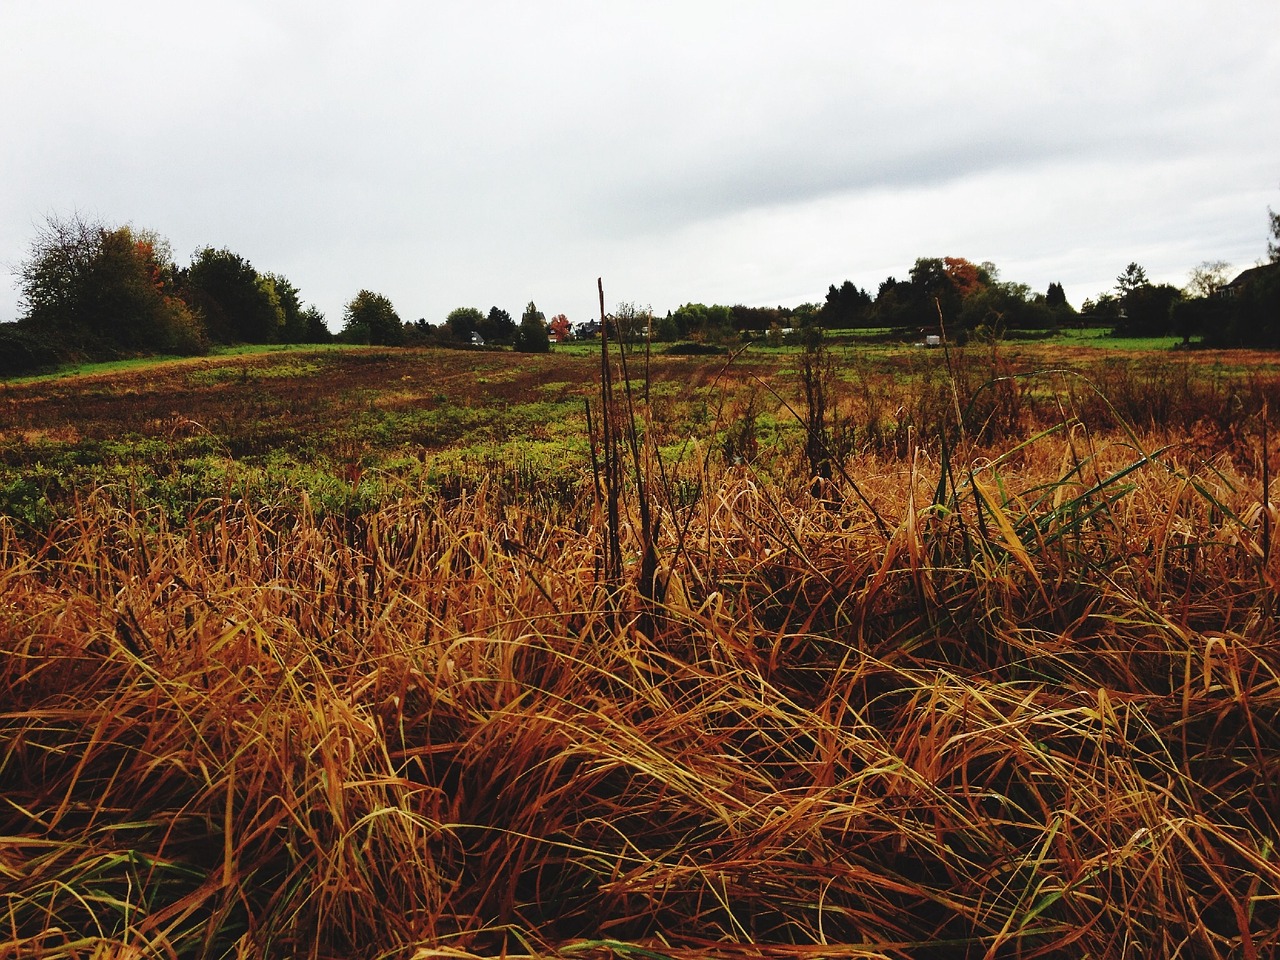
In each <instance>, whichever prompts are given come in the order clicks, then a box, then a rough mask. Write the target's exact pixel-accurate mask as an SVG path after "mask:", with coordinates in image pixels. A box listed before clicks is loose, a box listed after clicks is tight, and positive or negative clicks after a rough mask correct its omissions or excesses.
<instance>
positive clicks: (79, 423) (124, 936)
mask: <svg viewBox="0 0 1280 960" xmlns="http://www.w3.org/2000/svg"><path fill="white" fill-rule="evenodd" d="M628 363H629V369H628V370H626V371H624V370H622V369H621V367H620V365H619V363H618V358H617V357H613V358H612V361H611V363H610V365H609V367H608V374H609V377H610V382H609V383H605V384H603V385H602V384H601V377H602V368H601V363H600V358H599V356H598V355H596V356H592V355H591V354H589V353H582V354H572V353H568V352H562V353H557V354H553V355H551V356H549V357H533V358H531V357H519V356H516V355H513V354H503V353H462V352H455V353H450V352H443V351H425V352H413V351H402V352H394V351H377V350H364V351H361V350H355V351H333V352H317V353H303V352H280V353H272V354H264V355H260V356H254V357H242V358H222V359H215V360H201V361H184V362H181V363H173V364H168V365H162V366H156V367H149V368H145V369H141V370H136V371H127V372H119V373H113V374H102V375H93V376H85V377H78V378H73V379H63V380H48V381H39V382H31V383H17V384H9V385H5V386H2V387H0V427H2V428H3V436H2V437H0V468H2V471H3V472H0V496H2V497H3V498H5V499H4V500H3V501H0V503H2V504H3V507H2V509H0V696H2V697H3V699H2V700H0V957H31V958H101V960H105V958H125V957H129V958H133V957H138V958H141V957H184V958H185V957H244V958H258V957H313V958H338V957H359V958H406V960H408V958H420V960H427V958H437V957H458V958H463V957H493V956H531V957H548V958H550V957H555V958H591V960H595V958H605V957H624V958H645V960H662V958H682V960H683V958H692V957H731V958H773V957H798V958H823V957H832V958H834V957H849V958H873V957H876V958H917V957H930V958H933V957H937V958H945V957H978V958H981V957H1001V958H1003V957H1022V958H1037V957H1043V958H1079V957H1093V958H1151V957H1164V958H1171V957H1181V958H1250V960H1252V958H1265V957H1271V956H1276V955H1277V953H1280V851H1278V850H1277V846H1278V844H1280V828H1278V825H1277V820H1278V817H1280V639H1278V637H1277V601H1276V594H1277V587H1278V585H1280V559H1277V554H1278V553H1280V551H1277V550H1275V548H1274V545H1273V540H1274V537H1275V532H1274V528H1275V523H1276V519H1277V509H1276V506H1275V504H1274V501H1273V499H1272V498H1271V496H1270V494H1269V491H1268V487H1269V486H1270V484H1271V477H1272V476H1273V475H1274V473H1275V472H1276V469H1277V467H1278V466H1280V454H1278V452H1277V445H1276V442H1275V436H1276V430H1275V426H1276V425H1275V423H1274V413H1273V411H1275V410H1276V409H1278V408H1280V373H1278V372H1277V369H1276V366H1275V358H1274V357H1268V356H1263V355H1249V354H1224V355H1207V354H1196V355H1187V356H1174V355H1170V354H1161V355H1149V356H1137V355H1133V356H1131V355H1122V354H1114V353H1106V352H1100V351H1089V352H1080V353H1072V352H1071V351H1068V350H1064V349H1061V348H1054V347H1050V346H1046V347H1022V348H1001V349H1000V350H996V349H992V348H972V347H971V348H969V349H968V352H967V353H966V352H964V351H953V352H948V353H946V354H945V355H944V352H943V351H927V352H926V351H915V352H912V351H906V350H882V351H871V350H870V349H868V350H858V349H853V350H849V351H847V352H844V353H837V352H832V353H830V354H823V355H818V356H813V357H809V358H808V364H809V365H808V370H809V378H808V380H807V381H806V377H805V370H806V357H805V356H804V355H802V354H800V353H796V352H772V353H771V352H767V351H752V350H748V351H746V352H745V353H743V354H742V355H740V356H737V357H733V358H728V357H700V358H675V357H671V358H658V357H655V358H653V359H652V361H651V362H650V363H649V364H648V366H647V367H646V365H645V363H644V360H643V358H642V357H641V355H640V354H638V353H637V354H633V355H632V356H631V357H630V358H629V360H628ZM815 390H816V391H817V394H818V396H817V399H818V400H820V401H821V410H822V417H821V420H820V422H815V414H814V411H815V405H814V402H813V401H814V399H815V397H814V391H815ZM587 403H589V404H590V418H588V415H587V409H588V407H587V406H586V404H587ZM814 437H817V438H819V439H820V440H821V447H822V450H823V451H825V453H826V454H829V456H823V457H819V458H817V459H816V460H815V459H814V457H813V456H812V453H813V450H814V447H813V446H812V445H811V443H810V441H811V439H812V438H814ZM815 469H816V470H817V472H818V473H819V474H821V473H823V472H827V473H829V474H830V476H829V478H827V479H823V478H822V477H821V476H820V477H819V479H818V481H816V482H815V481H814V478H813V474H814V473H815Z"/></svg>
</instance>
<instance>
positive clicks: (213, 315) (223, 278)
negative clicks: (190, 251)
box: [185, 247, 285, 343]
mask: <svg viewBox="0 0 1280 960" xmlns="http://www.w3.org/2000/svg"><path fill="white" fill-rule="evenodd" d="M185 280H186V289H187V293H188V296H189V298H190V301H191V303H192V305H193V306H194V307H196V309H198V310H199V311H200V313H201V314H202V315H203V316H204V320H205V324H206V325H207V327H208V329H209V335H210V336H211V337H212V338H213V339H214V340H216V341H218V342H220V343H277V342H279V340H280V337H281V332H282V330H283V328H284V324H285V314H284V310H283V308H282V306H281V303H280V297H279V294H278V293H277V292H276V290H275V286H274V283H273V282H272V281H271V280H270V279H269V278H265V277H262V276H260V275H259V274H258V271H257V270H255V269H254V268H253V264H251V263H250V262H249V261H248V260H246V259H244V258H243V257H242V256H240V255H239V254H237V253H233V252H231V251H230V250H228V249H226V248H225V247H224V248H222V249H221V250H215V249H214V248H213V247H205V248H204V249H202V250H199V251H197V253H196V256H195V258H194V259H193V260H192V262H191V267H190V269H189V270H188V271H187V273H186V278H185Z"/></svg>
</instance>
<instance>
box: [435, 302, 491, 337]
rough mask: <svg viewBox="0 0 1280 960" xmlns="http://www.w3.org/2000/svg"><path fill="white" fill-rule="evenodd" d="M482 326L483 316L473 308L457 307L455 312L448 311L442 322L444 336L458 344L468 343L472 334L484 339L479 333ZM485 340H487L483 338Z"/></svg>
mask: <svg viewBox="0 0 1280 960" xmlns="http://www.w3.org/2000/svg"><path fill="white" fill-rule="evenodd" d="M482 326H484V314H483V313H481V312H480V311H479V310H477V309H476V308H475V307H458V308H457V309H456V310H450V311H449V315H448V316H447V317H445V320H444V331H445V335H446V336H447V337H448V338H449V339H450V340H456V341H458V342H459V343H470V342H471V335H472V334H473V333H479V334H480V335H481V336H482V337H484V334H483V333H481V331H480V328H481V327H482ZM485 339H486V340H487V339H488V338H487V337H485Z"/></svg>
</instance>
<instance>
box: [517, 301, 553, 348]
mask: <svg viewBox="0 0 1280 960" xmlns="http://www.w3.org/2000/svg"><path fill="white" fill-rule="evenodd" d="M515 348H516V349H517V350H518V351H520V352H521V353H547V352H548V351H549V350H550V349H551V336H550V334H548V333H547V318H546V317H545V316H544V315H543V313H542V311H541V310H539V309H538V307H537V305H536V304H535V303H534V302H533V301H532V300H530V301H529V305H528V306H526V307H525V308H524V313H523V314H521V315H520V326H519V328H518V329H517V330H516V338H515Z"/></svg>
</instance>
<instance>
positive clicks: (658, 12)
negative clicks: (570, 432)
mask: <svg viewBox="0 0 1280 960" xmlns="http://www.w3.org/2000/svg"><path fill="white" fill-rule="evenodd" d="M0 89H2V90H3V95H0V322H6V321H10V320H14V319H16V318H17V317H18V316H20V315H21V291H20V289H19V287H18V283H17V273H16V271H17V268H18V267H19V265H20V264H21V263H22V262H23V260H24V259H25V258H26V257H27V256H28V255H29V254H30V250H31V244H32V241H33V239H34V238H35V236H36V234H37V231H38V230H39V229H40V228H41V226H42V225H43V224H45V223H46V222H47V221H48V219H49V218H51V217H54V218H65V217H69V216H72V215H79V216H81V217H82V218H86V219H91V220H94V221H98V222H102V223H104V224H106V225H108V226H118V225H121V224H129V225H132V226H133V227H135V228H139V229H147V230H151V231H154V232H155V233H157V234H159V235H160V236H162V237H165V238H167V239H168V241H169V244H170V246H171V248H172V251H173V256H174V259H175V260H176V261H177V262H178V263H179V264H183V265H185V264H187V263H189V262H190V261H191V258H192V256H193V255H194V254H195V252H196V251H197V250H199V249H201V248H203V247H206V246H212V247H215V248H227V249H230V250H232V251H234V252H236V253H238V254H240V255H241V256H243V257H245V258H246V259H247V260H249V261H250V262H251V263H252V264H253V265H254V266H255V267H256V268H257V269H258V270H259V271H261V272H264V273H265V272H272V273H277V274H283V275H284V276H285V277H287V278H288V279H289V280H290V281H291V282H292V283H293V284H294V285H295V286H296V287H298V288H299V289H300V290H301V296H302V299H303V300H304V301H305V302H306V303H311V304H314V305H316V306H317V307H319V308H320V310H322V311H323V312H324V314H325V316H326V319H327V321H328V323H329V325H330V327H331V328H333V329H338V328H340V327H341V325H342V314H343V309H344V306H345V304H346V303H347V302H349V301H350V300H351V299H352V297H354V296H355V294H356V293H357V292H358V291H360V290H361V289H368V290H372V291H374V292H377V293H381V294H384V295H385V296H387V297H388V298H389V299H390V300H391V302H392V303H393V304H394V306H395V307H396V310H397V312H398V313H399V314H400V316H401V318H402V319H404V320H406V321H411V320H416V319H418V318H425V319H427V320H428V321H430V322H432V323H439V322H442V321H443V320H444V318H445V317H446V316H447V315H448V313H449V312H450V311H451V310H453V309H454V308H456V307H461V306H473V307H478V308H480V309H482V310H485V311H487V310H488V308H489V307H490V306H495V305H496V306H499V307H502V308H503V309H505V310H507V311H508V312H510V313H511V314H512V315H513V316H516V317H518V316H519V314H520V312H521V311H522V310H523V309H524V307H525V304H526V303H528V302H529V301H534V302H535V303H536V304H537V305H538V308H539V309H541V310H542V311H543V313H544V314H546V315H547V316H552V315H553V314H556V313H565V314H567V315H568V317H569V319H570V320H572V321H575V322H578V321H584V320H588V319H591V318H593V317H598V316H599V312H600V307H599V300H598V297H597V288H596V282H597V278H600V279H602V281H603V284H604V290H605V301H606V306H607V307H608V309H610V310H612V309H613V308H614V307H615V306H616V305H617V304H619V303H623V302H626V303H633V304H636V305H638V306H650V307H652V308H653V309H654V310H655V311H656V312H658V313H659V314H661V313H665V312H666V311H667V310H671V309H674V308H676V307H678V306H679V305H680V304H682V303H687V302H701V303H726V304H734V303H744V304H747V305H752V306H775V305H785V306H794V305H796V304H799V303H802V302H805V301H814V302H821V301H822V299H823V298H824V296H825V294H826V291H827V288H828V286H829V285H830V284H833V283H834V284H837V285H838V284H840V283H841V282H843V281H844V280H846V279H848V280H852V281H853V282H854V283H855V284H857V285H859V286H861V287H864V288H867V289H869V290H870V291H871V293H872V294H873V295H874V293H875V291H876V288H877V287H878V285H879V283H880V281H881V280H883V279H885V278H886V277H888V276H896V277H898V278H899V279H905V278H906V276H907V275H908V273H909V271H910V269H911V266H912V264H913V263H914V262H915V260H916V259H917V258H919V257H943V256H960V257H967V258H968V259H970V260H973V261H975V262H981V261H992V262H994V263H995V264H996V265H997V267H998V268H999V271H1000V278H1001V279H1002V280H1006V281H1016V282H1021V283H1026V284H1028V285H1029V286H1030V287H1031V288H1032V289H1033V290H1037V291H1044V290H1045V289H1046V288H1047V286H1048V284H1049V283H1051V282H1055V281H1056V282H1059V283H1061V284H1063V286H1064V288H1065V290H1066V293H1067V298H1068V300H1069V301H1070V302H1072V303H1073V304H1074V305H1076V306H1079V305H1080V303H1081V302H1082V301H1083V300H1084V299H1085V298H1089V297H1092V298H1096V297H1097V296H1098V294H1100V293H1102V292H1106V291H1107V290H1109V289H1110V288H1112V287H1114V284H1115V278H1116V276H1117V275H1118V274H1119V273H1121V272H1122V271H1123V270H1124V268H1125V267H1126V265H1127V264H1128V263H1130V262H1131V261H1133V262H1137V263H1138V264H1140V265H1141V266H1143V267H1144V268H1145V270H1146V272H1147V274H1148V276H1149V277H1150V279H1151V280H1153V281H1155V282H1168V283H1174V284H1177V285H1179V286H1181V285H1183V284H1185V283H1186V281H1187V277H1188V274H1189V273H1190V271H1191V270H1192V269H1193V268H1195V267H1196V266H1197V265H1198V264H1200V263H1202V262H1204V261H1210V260H1223V261H1227V262H1228V263H1230V264H1232V266H1233V267H1234V268H1237V269H1243V268H1245V267H1248V266H1251V265H1253V264H1254V263H1255V262H1257V261H1258V260H1259V259H1261V258H1264V257H1265V256H1266V250H1267V247H1266V243H1267V227H1268V218H1267V210H1268V208H1269V207H1270V208H1272V209H1280V3H1276V2H1275V0H1220V2H1215V3H1209V2H1189V3H1182V4H1170V3H1168V2H1167V0H1165V2H1159V3H1157V2H1147V0H1071V2H1065V0H1062V2H1059V0H1037V2H1027V0H1017V2H982V0H974V2H970V3H964V4H961V3H953V2H946V3H943V2H911V0H901V2H899V3H896V4H892V5H890V4H884V3H869V2H844V3H840V2H811V0H778V2H753V0H734V2H710V0H683V2H664V0H646V2H629V0H609V2H607V3H605V2H585V0H584V2H560V0H523V2H490V0H467V2H456V3H448V4H446V3H440V2H426V0H419V2H392V0H362V2H360V3H354V2H347V3H336V2H330V0H306V2H303V0H254V2H239V0H222V2H219V3H200V4H196V3H182V2H179V3H174V2H172V0H168V2H163V3H157V2H150V0H129V2H125V0H93V2H71V0H0Z"/></svg>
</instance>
